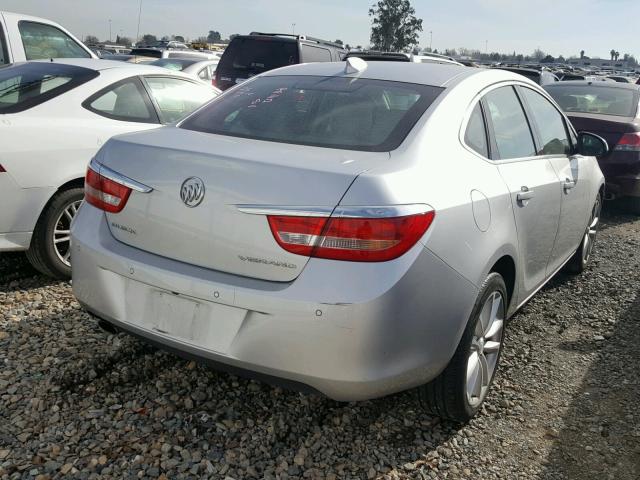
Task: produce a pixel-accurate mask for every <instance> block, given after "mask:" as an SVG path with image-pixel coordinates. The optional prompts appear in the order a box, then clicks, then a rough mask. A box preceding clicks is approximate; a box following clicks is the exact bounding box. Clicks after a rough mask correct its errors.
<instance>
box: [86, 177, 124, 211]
mask: <svg viewBox="0 0 640 480" xmlns="http://www.w3.org/2000/svg"><path fill="white" fill-rule="evenodd" d="M130 194H131V189H130V188H129V187H127V186H125V185H123V184H121V183H118V182H115V181H113V180H111V179H110V178H107V177H104V176H102V175H100V174H99V173H98V172H96V171H95V170H94V169H93V168H91V166H89V168H88V169H87V176H86V178H85V180H84V199H85V200H86V201H87V203H90V204H91V205H93V206H94V207H96V208H99V209H100V210H104V211H105V212H110V213H118V212H120V211H122V209H123V208H124V206H125V205H126V204H127V200H128V199H129V195H130Z"/></svg>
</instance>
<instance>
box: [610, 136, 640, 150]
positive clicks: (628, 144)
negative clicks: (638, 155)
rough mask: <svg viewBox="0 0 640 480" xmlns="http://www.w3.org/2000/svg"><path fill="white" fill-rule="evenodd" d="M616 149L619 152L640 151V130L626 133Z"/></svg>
mask: <svg viewBox="0 0 640 480" xmlns="http://www.w3.org/2000/svg"><path fill="white" fill-rule="evenodd" d="M615 150H617V151H619V152H640V132H635V133H625V134H624V135H623V136H622V138H621V139H620V140H619V141H618V144H617V145H616V148H615Z"/></svg>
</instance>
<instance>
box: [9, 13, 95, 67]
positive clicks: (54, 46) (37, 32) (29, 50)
mask: <svg viewBox="0 0 640 480" xmlns="http://www.w3.org/2000/svg"><path fill="white" fill-rule="evenodd" d="M18 29H19V30H20V36H21V37H22V44H23V45H24V53H25V56H26V58H27V60H38V59H43V58H90V57H91V55H90V54H89V52H87V51H86V50H85V49H84V48H82V47H81V46H80V45H79V44H78V42H76V41H75V40H73V39H72V38H71V37H70V36H69V35H67V34H66V33H64V32H63V31H62V30H60V29H59V28H56V27H54V26H53V25H47V24H44V23H36V22H28V21H24V20H23V21H21V22H18Z"/></svg>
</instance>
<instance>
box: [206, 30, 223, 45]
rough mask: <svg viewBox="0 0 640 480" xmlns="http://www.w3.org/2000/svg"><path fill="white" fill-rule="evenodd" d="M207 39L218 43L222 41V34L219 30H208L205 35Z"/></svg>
mask: <svg viewBox="0 0 640 480" xmlns="http://www.w3.org/2000/svg"><path fill="white" fill-rule="evenodd" d="M207 41H208V42H209V43H220V42H221V41H222V36H221V35H220V32H216V31H215V30H209V35H207Z"/></svg>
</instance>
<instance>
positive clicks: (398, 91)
mask: <svg viewBox="0 0 640 480" xmlns="http://www.w3.org/2000/svg"><path fill="white" fill-rule="evenodd" d="M441 91H442V88H439V87H432V86H427V85H417V84H409V83H401V82H391V81H384V80H372V79H364V78H360V79H353V78H343V77H314V76H267V77H261V78H258V79H256V80H254V81H251V82H249V83H246V84H244V85H241V86H239V87H237V88H236V89H235V90H234V91H233V93H230V94H228V95H225V96H223V97H221V98H220V99H219V100H217V101H215V102H213V103H212V104H211V105H208V106H207V107H205V108H203V109H201V110H199V111H198V112H196V113H195V114H194V115H193V116H191V117H189V118H188V119H187V120H186V121H185V122H184V123H183V124H182V125H181V127H182V128H187V129H190V130H197V131H201V132H208V133H216V134H220V135H229V136H236V137H244V138H252V139H256V140H266V141H273V142H284V143H294V144H300V145H313V146H319V147H329V148H343V149H349V150H363V151H375V152H380V151H389V150H393V149H394V148H396V147H397V146H398V145H400V143H401V142H402V140H404V138H405V137H406V136H407V134H408V133H409V131H410V130H411V129H412V128H413V126H414V125H415V123H416V121H417V120H418V119H419V118H420V116H421V115H422V114H423V113H424V111H425V110H426V109H427V108H428V107H429V105H431V103H432V102H433V101H434V100H435V99H436V97H437V96H438V95H439V94H440V92H441Z"/></svg>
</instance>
